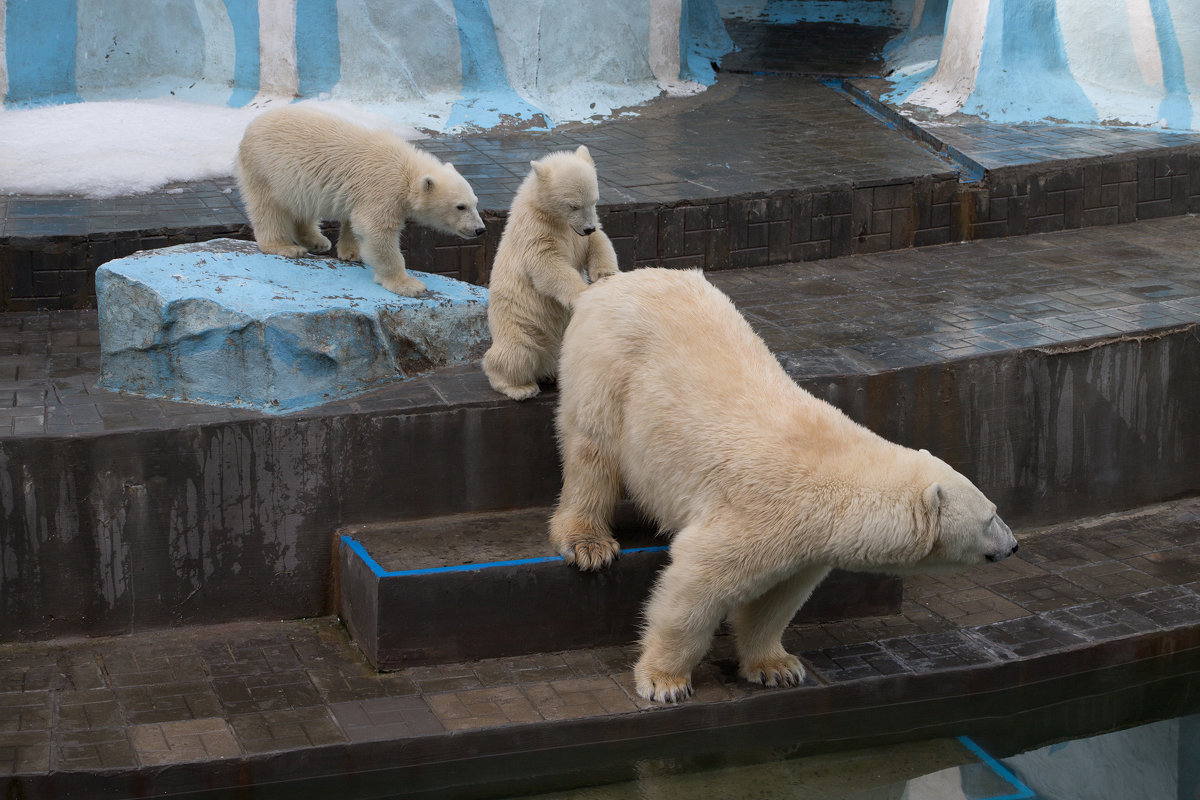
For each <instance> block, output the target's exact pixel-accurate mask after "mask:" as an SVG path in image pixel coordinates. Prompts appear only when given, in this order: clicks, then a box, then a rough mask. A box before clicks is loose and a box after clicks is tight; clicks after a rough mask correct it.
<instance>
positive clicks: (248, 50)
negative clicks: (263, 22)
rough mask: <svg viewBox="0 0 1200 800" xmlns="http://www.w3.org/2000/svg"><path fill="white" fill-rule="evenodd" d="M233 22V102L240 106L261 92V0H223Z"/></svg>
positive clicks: (231, 100)
mask: <svg viewBox="0 0 1200 800" xmlns="http://www.w3.org/2000/svg"><path fill="white" fill-rule="evenodd" d="M222 2H224V3H225V10H226V11H227V12H229V21H230V23H232V25H233V53H234V59H233V93H232V94H231V95H230V96H229V105H231V106H233V107H234V108H240V107H242V106H244V105H246V104H247V103H249V102H250V101H251V100H253V99H254V96H255V95H256V94H258V85H259V63H260V61H259V44H258V0H222Z"/></svg>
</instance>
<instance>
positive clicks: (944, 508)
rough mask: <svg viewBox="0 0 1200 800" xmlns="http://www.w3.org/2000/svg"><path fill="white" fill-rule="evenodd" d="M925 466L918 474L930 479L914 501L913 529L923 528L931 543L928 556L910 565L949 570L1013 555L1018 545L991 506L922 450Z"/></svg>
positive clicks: (974, 490) (946, 467)
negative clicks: (915, 514) (915, 511)
mask: <svg viewBox="0 0 1200 800" xmlns="http://www.w3.org/2000/svg"><path fill="white" fill-rule="evenodd" d="M921 456H923V457H925V458H926V459H928V461H929V462H930V465H929V469H927V470H923V474H925V475H926V476H927V477H929V476H930V473H932V475H931V477H932V478H933V480H932V482H930V483H929V484H928V485H926V486H925V488H924V489H923V491H922V492H921V496H920V499H919V501H918V502H919V504H920V508H919V509H918V512H917V517H918V520H920V521H919V522H918V525H926V526H928V527H927V528H926V530H927V531H928V535H929V539H930V540H931V541H932V546H931V547H930V549H929V551H928V553H927V554H926V555H925V556H924V557H923V558H922V559H921V560H920V561H919V562H917V564H916V565H915V566H916V568H917V569H918V570H925V569H932V570H938V569H945V568H949V569H953V568H955V567H969V566H971V565H973V564H984V563H987V562H989V561H1002V560H1003V559H1006V558H1008V557H1009V556H1011V555H1012V554H1013V553H1015V552H1017V540H1016V538H1015V537H1014V536H1013V534H1012V531H1011V530H1009V527H1008V526H1007V525H1005V524H1004V520H1002V519H1000V517H999V516H998V515H997V514H996V504H995V503H993V502H991V501H990V500H988V499H987V498H986V497H985V496H984V494H983V492H981V491H979V489H977V488H976V487H975V484H973V483H971V482H970V481H969V480H967V479H966V478H965V477H963V476H962V475H961V474H959V473H958V472H956V471H955V470H954V469H952V468H951V467H950V465H948V464H946V463H945V462H944V461H942V460H941V459H939V458H936V457H934V456H932V455H930V454H929V453H928V452H926V451H924V450H922V451H921Z"/></svg>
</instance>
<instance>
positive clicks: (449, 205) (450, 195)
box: [413, 164, 487, 239]
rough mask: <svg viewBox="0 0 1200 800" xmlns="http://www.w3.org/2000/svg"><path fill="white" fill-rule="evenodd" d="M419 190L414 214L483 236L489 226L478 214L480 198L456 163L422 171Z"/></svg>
mask: <svg viewBox="0 0 1200 800" xmlns="http://www.w3.org/2000/svg"><path fill="white" fill-rule="evenodd" d="M418 191H419V192H420V193H421V196H420V198H419V199H418V202H416V203H414V214H413V218H414V219H415V220H416V221H417V222H420V223H421V224H422V225H428V226H429V227H431V228H437V229H438V230H441V231H445V232H446V233H453V234H456V235H458V236H461V237H463V238H464V239H470V238H471V237H473V236H482V235H483V234H484V232H485V231H486V230H487V228H485V227H484V226H483V219H482V218H481V217H480V216H479V198H477V197H475V192H473V191H472V190H471V184H469V183H467V179H466V178H464V177H463V176H462V175H459V174H458V170H456V169H455V168H454V165H453V164H440V165H438V167H437V168H436V169H434V170H432V171H431V172H429V173H426V174H425V175H423V176H422V177H421V185H420V187H419V189H418Z"/></svg>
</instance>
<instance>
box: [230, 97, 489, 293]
mask: <svg viewBox="0 0 1200 800" xmlns="http://www.w3.org/2000/svg"><path fill="white" fill-rule="evenodd" d="M235 167H236V169H235V171H236V173H237V180H238V188H239V189H240V190H241V193H242V199H243V200H244V201H245V203H246V210H247V212H248V213H249V216H250V224H251V225H252V226H253V227H254V238H255V240H256V241H257V242H258V246H259V249H261V250H262V251H263V252H264V253H272V254H274V255H279V256H286V257H288V258H300V257H301V256H303V255H305V254H306V253H307V252H308V251H310V250H311V251H315V252H318V253H323V252H325V251H327V250H328V249H329V248H330V243H329V240H328V239H327V238H325V237H324V236H323V235H321V231H320V230H319V229H318V227H317V225H318V223H319V222H320V220H321V219H338V220H341V223H342V227H341V234H340V235H339V237H338V246H337V255H338V258H342V259H345V260H348V261H358V260H362V262H363V263H365V264H366V265H367V266H368V267H370V268H371V269H372V270H373V271H374V272H375V282H376V283H379V284H381V285H382V286H383V287H384V288H385V289H388V290H390V291H393V292H395V293H396V294H400V295H406V296H409V297H415V296H417V295H419V294H421V293H422V292H424V291H425V284H423V283H421V281H419V280H417V279H416V278H414V277H413V276H412V275H409V274H408V270H406V269H405V266H404V256H403V255H402V254H401V252H400V232H401V230H403V228H404V223H405V221H406V220H412V221H413V222H416V223H418V224H420V225H426V226H428V227H431V228H435V229H437V230H440V231H443V232H445V233H452V234H457V235H458V236H462V237H463V238H470V237H473V236H479V235H481V234H483V232H484V230H485V228H484V225H483V220H482V219H481V218H480V216H479V201H478V199H476V197H475V193H474V192H473V191H472V190H471V186H470V184H468V183H467V181H466V179H465V178H463V177H462V176H461V175H459V174H458V171H457V170H456V169H454V165H453V164H443V163H442V162H441V161H438V160H437V159H436V158H434V157H433V156H432V155H430V154H429V153H426V152H424V151H422V150H418V149H417V148H415V147H413V146H412V145H410V144H409V143H408V142H406V141H404V140H403V139H401V138H400V137H398V136H396V135H394V134H392V133H390V132H388V131H373V130H368V129H367V128H363V127H361V126H359V125H355V124H354V123H352V122H349V121H347V120H344V119H341V118H340V117H335V116H333V115H332V114H327V113H325V112H323V111H317V110H316V109H312V108H303V107H298V106H289V107H287V108H280V109H277V110H274V111H268V112H266V113H265V114H262V115H260V116H259V117H257V118H256V119H255V120H254V121H253V122H251V123H250V124H249V125H248V126H247V127H246V133H245V135H244V136H243V137H242V143H241V145H240V146H239V147H238V154H237V163H236V165H235Z"/></svg>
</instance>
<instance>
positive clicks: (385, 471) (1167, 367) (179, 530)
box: [0, 326, 1200, 639]
mask: <svg viewBox="0 0 1200 800" xmlns="http://www.w3.org/2000/svg"><path fill="white" fill-rule="evenodd" d="M795 377H797V379H799V380H800V382H801V384H802V385H804V387H805V388H806V389H808V390H809V391H812V392H813V393H815V394H817V395H818V396H820V397H823V398H825V399H827V400H829V401H831V402H833V403H834V404H835V405H837V406H839V407H840V408H842V409H843V410H845V411H846V412H847V413H848V414H849V415H850V416H851V417H852V418H854V419H856V420H858V421H860V422H862V423H864V424H866V425H867V426H868V427H870V428H871V429H872V430H874V431H876V432H877V433H879V434H880V435H882V436H885V437H886V438H889V439H891V440H893V441H896V442H899V443H901V444H905V445H908V446H918V447H927V448H928V449H930V450H931V451H933V452H935V453H937V454H938V455H939V456H941V457H942V458H944V459H946V461H947V462H948V463H950V464H951V465H952V466H954V467H955V468H956V469H958V470H960V471H961V472H962V473H963V474H964V475H967V476H968V477H970V478H971V479H972V480H974V481H975V482H976V484H977V485H978V486H979V487H980V488H981V489H982V490H983V491H984V492H985V493H987V495H988V496H989V497H991V498H992V499H993V500H994V501H995V502H996V503H997V505H999V506H1000V507H1001V508H1002V509H1004V514H1005V517H1006V519H1007V520H1008V521H1009V523H1010V524H1012V525H1013V526H1014V527H1016V526H1019V525H1030V524H1049V523H1052V522H1055V521H1060V520H1064V519H1070V518H1072V517H1075V516H1079V515H1081V514H1096V513H1104V512H1106V511H1114V510H1119V509H1124V508H1134V507H1137V506H1140V505H1146V504H1149V503H1155V502H1161V501H1163V500H1165V499H1169V498H1175V497H1184V496H1188V495H1192V494H1196V493H1198V492H1200V461H1197V459H1196V453H1195V446H1194V443H1195V442H1196V441H1197V440H1198V439H1200V391H1197V387H1198V386H1200V339H1198V338H1197V336H1196V330H1195V327H1194V326H1186V327H1182V328H1172V329H1168V330H1161V331H1145V332H1142V333H1141V335H1138V336H1118V337H1114V338H1111V339H1103V340H1092V341H1090V342H1087V343H1076V344H1075V345H1073V346H1071V345H1068V346H1064V347H1045V348H1036V349H1025V350H1019V351H1009V352H1001V353H994V354H989V355H986V356H981V357H978V358H971V359H964V360H959V361H952V362H946V363H940V364H932V365H922V366H918V367H911V368H908V369H897V370H884V371H881V372H854V371H847V372H845V373H843V374H829V375H813V374H810V375H809V376H807V377H803V378H801V376H800V375H799V374H795ZM1127 387H1138V391H1136V392H1129V391H1126V390H1125V389H1126V388H1127ZM364 397H367V398H369V399H363V400H355V401H342V402H341V403H334V404H330V405H328V406H323V407H321V409H320V411H319V412H315V411H310V412H301V413H298V414H295V415H289V416H282V417H281V416H267V415H253V412H239V413H244V414H247V415H251V416H247V417H246V418H241V419H234V420H221V421H217V422H208V421H206V420H204V419H203V418H197V417H196V416H195V414H194V413H193V414H190V415H186V416H184V417H181V419H180V421H179V422H178V423H172V422H171V421H166V422H165V423H164V424H162V425H161V427H159V428H157V429H142V430H132V431H116V432H112V433H98V434H95V435H92V436H86V437H70V436H67V437H47V436H42V437H12V438H6V439H0V482H2V481H8V482H9V484H8V485H11V486H14V487H22V489H21V491H14V492H13V493H12V494H11V497H9V498H8V499H5V498H4V496H3V495H2V494H0V501H2V502H3V504H4V505H3V508H2V513H3V516H2V517H0V541H2V543H3V546H4V548H5V552H6V553H7V554H8V555H6V561H5V564H6V569H8V570H10V572H9V573H8V574H9V575H10V576H12V578H11V579H6V580H5V581H4V582H3V583H2V584H0V637H4V638H8V639H38V638H47V637H51V636H65V635H78V634H89V635H96V634H102V633H119V632H126V631H131V630H138V629H146V628H149V627H154V626H160V625H164V624H172V623H179V622H186V623H203V622H217V621H228V620H236V619H246V618H257V619H272V618H274V619H277V618H280V617H297V616H313V615H318V614H321V613H328V611H329V610H331V609H332V608H333V607H334V604H333V602H331V595H330V593H329V579H330V574H331V571H332V563H331V551H330V544H331V537H332V536H333V533H334V531H336V530H338V529H339V528H342V527H345V526H347V525H354V524H366V523H375V522H381V521H387V520H400V519H421V518H427V517H436V516H442V515H446V514H454V513H464V512H481V511H489V510H498V509H513V508H531V507H537V506H545V505H549V504H551V503H553V502H554V498H555V496H556V495H557V493H558V490H559V488H560V486H561V477H560V474H559V469H558V458H557V448H556V445H555V440H554V426H553V416H554V402H555V400H556V394H555V393H554V392H553V391H552V390H551V391H546V392H543V393H542V395H540V396H539V397H537V398H535V399H533V400H530V401H527V402H524V403H513V402H511V401H508V400H506V399H505V398H503V397H501V396H499V395H497V394H496V393H495V392H492V391H491V390H490V389H489V387H488V386H487V380H486V378H485V377H484V376H483V373H482V371H481V370H479V368H478V366H476V365H471V366H466V367H460V368H452V369H447V370H439V371H436V372H434V373H433V374H432V375H430V376H428V377H424V378H419V379H417V380H415V381H406V382H403V383H399V384H396V385H395V386H394V387H391V388H388V389H384V390H379V391H378V392H377V393H373V394H371V395H367V396H364ZM451 465H452V466H451ZM0 485H3V484H2V483H0ZM63 498H86V501H84V502H74V501H72V502H71V503H68V504H67V505H66V506H63V505H61V504H62V503H63Z"/></svg>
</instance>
